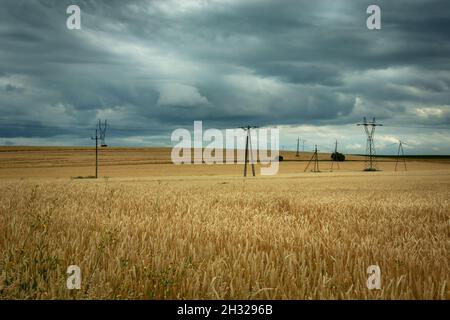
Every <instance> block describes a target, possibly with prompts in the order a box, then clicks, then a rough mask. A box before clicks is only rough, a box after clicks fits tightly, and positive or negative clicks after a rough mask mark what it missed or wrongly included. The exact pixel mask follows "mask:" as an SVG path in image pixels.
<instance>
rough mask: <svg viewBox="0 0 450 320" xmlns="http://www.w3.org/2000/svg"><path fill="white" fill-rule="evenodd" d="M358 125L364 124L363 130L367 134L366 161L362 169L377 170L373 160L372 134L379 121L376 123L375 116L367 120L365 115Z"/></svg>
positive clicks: (373, 145) (379, 124)
mask: <svg viewBox="0 0 450 320" xmlns="http://www.w3.org/2000/svg"><path fill="white" fill-rule="evenodd" d="M358 126H364V131H365V132H366V135H367V144H366V163H365V169H364V171H377V170H378V169H377V167H376V161H375V143H374V140H373V136H374V135H375V128H376V127H378V126H382V124H381V123H377V122H376V120H375V118H373V120H372V121H367V119H366V117H364V120H363V122H362V123H358Z"/></svg>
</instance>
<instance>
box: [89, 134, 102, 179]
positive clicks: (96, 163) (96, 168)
mask: <svg viewBox="0 0 450 320" xmlns="http://www.w3.org/2000/svg"><path fill="white" fill-rule="evenodd" d="M99 138H100V137H99V135H98V129H95V136H94V137H91V139H92V140H95V179H97V177H98V139H99Z"/></svg>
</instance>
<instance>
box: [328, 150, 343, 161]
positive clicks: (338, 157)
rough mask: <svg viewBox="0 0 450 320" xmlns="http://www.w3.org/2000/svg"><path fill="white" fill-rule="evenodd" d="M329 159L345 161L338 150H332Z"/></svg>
mask: <svg viewBox="0 0 450 320" xmlns="http://www.w3.org/2000/svg"><path fill="white" fill-rule="evenodd" d="M331 160H333V161H345V155H343V154H342V153H340V152H333V153H332V154H331Z"/></svg>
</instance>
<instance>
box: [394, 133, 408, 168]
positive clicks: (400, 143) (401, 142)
mask: <svg viewBox="0 0 450 320" xmlns="http://www.w3.org/2000/svg"><path fill="white" fill-rule="evenodd" d="M404 144H406V143H405V142H403V141H401V140H398V150H397V161H396V162H395V171H397V164H398V161H399V159H400V152H401V158H402V159H403V164H404V166H405V171H407V169H406V159H405V152H404V151H403V145H404Z"/></svg>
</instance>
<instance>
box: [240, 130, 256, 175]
mask: <svg viewBox="0 0 450 320" xmlns="http://www.w3.org/2000/svg"><path fill="white" fill-rule="evenodd" d="M254 128H258V127H255V126H246V127H241V129H244V130H245V131H246V132H247V136H246V139H245V160H244V161H245V162H244V177H246V176H247V163H248V153H249V151H250V162H251V164H252V174H253V176H255V163H254V161H253V150H252V137H251V134H250V130H251V129H254ZM257 160H258V159H257Z"/></svg>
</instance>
